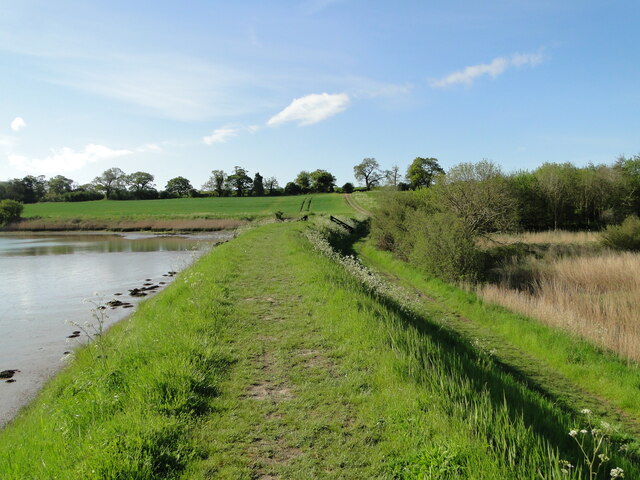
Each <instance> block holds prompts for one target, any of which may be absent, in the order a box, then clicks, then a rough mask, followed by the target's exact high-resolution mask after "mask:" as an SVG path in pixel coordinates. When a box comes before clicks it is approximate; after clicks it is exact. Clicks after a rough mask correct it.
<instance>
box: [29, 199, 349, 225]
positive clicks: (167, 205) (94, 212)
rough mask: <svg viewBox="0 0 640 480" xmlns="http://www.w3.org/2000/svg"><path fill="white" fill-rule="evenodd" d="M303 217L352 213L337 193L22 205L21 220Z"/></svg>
mask: <svg viewBox="0 0 640 480" xmlns="http://www.w3.org/2000/svg"><path fill="white" fill-rule="evenodd" d="M277 211H281V212H283V213H284V214H285V215H286V216H291V217H293V216H302V215H305V214H327V213H332V214H334V215H350V214H353V210H352V209H351V207H349V205H347V203H346V202H345V200H344V196H343V195H341V194H338V193H325V194H313V195H299V196H277V197H240V198H237V197H223V198H217V197H215V198H176V199H167V200H121V201H120V200H99V201H94V202H77V203H73V202H61V203H35V204H29V205H25V208H24V212H23V217H25V218H33V217H40V218H44V219H87V218H91V219H104V220H116V219H117V220H121V219H123V218H124V219H142V218H189V219H195V218H233V219H247V220H252V219H256V218H261V217H269V216H273V214H274V213H275V212H277Z"/></svg>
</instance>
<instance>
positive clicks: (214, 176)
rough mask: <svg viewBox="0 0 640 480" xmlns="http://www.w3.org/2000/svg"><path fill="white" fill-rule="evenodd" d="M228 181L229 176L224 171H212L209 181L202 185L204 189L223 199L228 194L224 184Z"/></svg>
mask: <svg viewBox="0 0 640 480" xmlns="http://www.w3.org/2000/svg"><path fill="white" fill-rule="evenodd" d="M226 180H227V174H226V173H224V170H212V171H211V176H210V177H209V180H207V181H206V182H205V183H204V185H202V189H203V190H207V191H209V192H216V193H217V194H218V196H219V197H222V196H224V194H225V193H226V190H225V188H224V182H225V181H226Z"/></svg>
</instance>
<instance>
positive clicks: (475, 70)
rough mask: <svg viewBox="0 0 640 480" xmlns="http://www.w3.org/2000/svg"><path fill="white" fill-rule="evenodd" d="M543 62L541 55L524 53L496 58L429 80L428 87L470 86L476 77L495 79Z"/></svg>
mask: <svg viewBox="0 0 640 480" xmlns="http://www.w3.org/2000/svg"><path fill="white" fill-rule="evenodd" d="M543 60H544V57H543V55H542V53H526V54H515V55H511V56H510V57H497V58H494V59H493V60H492V61H491V62H490V63H481V64H479V65H471V66H469V67H466V68H464V69H463V70H460V71H457V72H453V73H450V74H449V75H446V76H444V77H442V78H439V79H434V80H431V81H430V82H429V85H430V86H432V87H435V88H442V87H448V86H450V85H455V84H458V83H463V84H465V85H471V84H472V83H473V82H474V81H475V80H476V79H477V78H478V77H482V76H484V75H489V76H490V77H492V78H496V77H497V76H499V75H502V74H503V73H504V72H506V71H507V70H508V69H509V68H512V67H516V68H517V67H522V66H525V65H529V66H532V67H534V66H536V65H539V64H540V63H542V61H543Z"/></svg>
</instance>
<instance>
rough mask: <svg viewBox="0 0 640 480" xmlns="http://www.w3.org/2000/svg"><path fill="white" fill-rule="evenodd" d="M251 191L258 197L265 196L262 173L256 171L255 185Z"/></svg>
mask: <svg viewBox="0 0 640 480" xmlns="http://www.w3.org/2000/svg"><path fill="white" fill-rule="evenodd" d="M251 192H252V193H253V195H255V196H256V197H262V196H264V184H263V183H262V175H260V173H258V172H256V174H255V175H254V177H253V187H252V188H251Z"/></svg>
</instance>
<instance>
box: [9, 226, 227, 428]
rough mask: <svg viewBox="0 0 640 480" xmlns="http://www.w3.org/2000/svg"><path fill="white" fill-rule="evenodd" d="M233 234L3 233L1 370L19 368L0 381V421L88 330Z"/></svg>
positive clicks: (121, 313)
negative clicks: (206, 249) (204, 250)
mask: <svg viewBox="0 0 640 480" xmlns="http://www.w3.org/2000/svg"><path fill="white" fill-rule="evenodd" d="M233 236H234V233H233V232H215V233H206V234H198V235H188V236H184V235H182V236H178V235H171V236H158V235H152V234H149V233H147V234H140V233H135V234H131V233H130V234H113V233H106V232H99V233H96V232H91V233H78V232H62V233H50V232H49V233H47V232H39V233H37V234H33V233H28V234H27V233H22V232H13V233H6V232H5V233H1V234H0V271H2V272H3V275H2V277H3V282H2V284H0V294H1V296H2V298H3V301H2V303H1V304H0V331H2V338H0V371H4V370H17V372H15V373H14V375H13V376H12V377H11V378H7V379H5V380H2V382H1V383H0V427H1V426H3V425H4V424H6V423H7V422H8V421H9V420H10V419H11V418H13V416H14V415H15V414H16V413H17V411H18V410H19V409H20V407H22V406H23V405H25V404H26V403H27V402H28V401H29V400H30V399H31V398H33V396H34V395H35V394H36V393H37V392H38V390H39V389H40V388H41V387H42V385H43V384H44V383H45V382H46V381H47V380H48V379H49V378H50V377H51V376H52V375H53V374H55V373H56V372H57V371H58V370H59V369H60V368H61V367H62V366H63V364H64V363H65V362H67V361H68V359H69V356H70V355H71V354H72V353H73V351H74V350H75V348H76V347H78V346H79V345H82V344H84V343H85V342H86V340H87V333H88V334H93V333H95V330H97V329H99V328H108V327H109V326H111V325H112V324H114V323H116V322H117V321H119V320H121V319H123V318H125V317H126V316H127V315H129V314H130V313H131V312H132V310H134V309H135V308H136V306H137V304H138V303H139V302H140V301H141V300H142V299H144V298H148V297H149V296H152V295H156V294H157V293H158V292H160V291H162V290H163V289H164V288H165V287H166V285H168V284H169V283H171V281H172V280H173V278H174V275H175V272H176V271H180V270H182V269H183V268H185V267H186V266H187V265H189V264H190V263H192V262H193V260H194V259H195V258H197V257H198V256H199V255H200V254H201V252H202V251H203V250H202V249H203V248H208V246H209V245H214V244H217V243H220V242H224V241H227V240H229V239H230V238H232V237H233ZM98 317H100V318H99V319H100V321H101V322H102V325H97V321H98ZM85 324H88V325H89V327H87V326H85ZM82 330H85V332H83V331H82ZM74 332H77V333H74Z"/></svg>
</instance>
